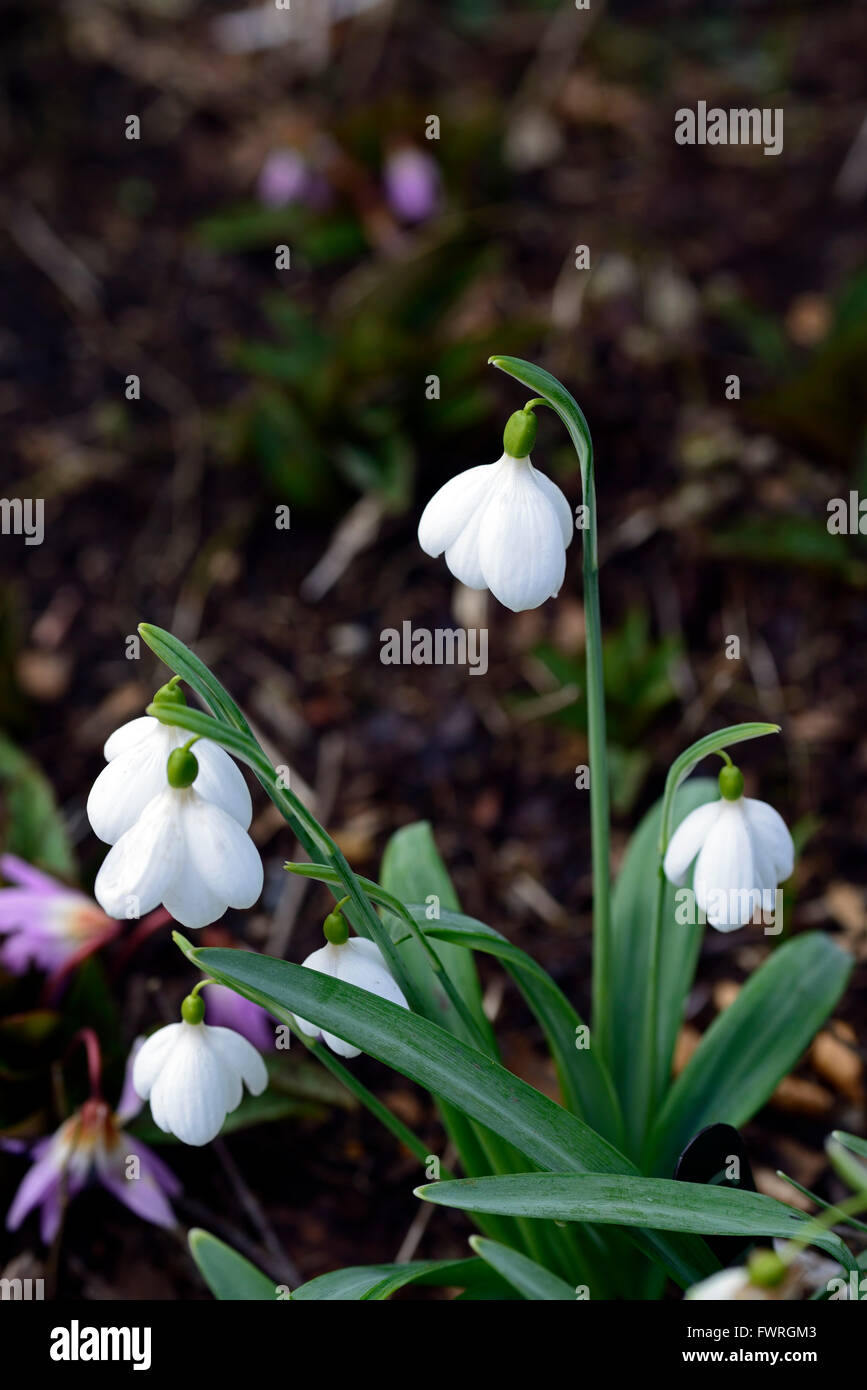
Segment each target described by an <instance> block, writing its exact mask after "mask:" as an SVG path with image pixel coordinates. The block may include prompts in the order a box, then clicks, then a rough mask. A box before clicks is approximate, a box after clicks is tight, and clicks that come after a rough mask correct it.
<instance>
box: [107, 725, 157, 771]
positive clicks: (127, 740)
mask: <svg viewBox="0 0 867 1390" xmlns="http://www.w3.org/2000/svg"><path fill="white" fill-rule="evenodd" d="M164 727H165V726H164V725H162V724H160V722H159V720H158V719H155V718H154V716H153V715H152V714H143V715H141V716H140V718H138V719H131V720H130V721H129V723H128V724H121V726H120V728H119V729H115V731H114V733H113V734H111V735H110V737H109V738H108V739H107V741H106V744H105V747H104V748H103V750H102V752H103V756H104V758H105V760H106V762H107V763H110V762H111V760H112V758H116V757H117V755H118V753H125V752H126V751H127V749H128V748H134V747H135V745H136V744H137V743H139V742H140V741H141V740H142V739H143V738H148V737H149V736H150V735H151V734H152V733H153V732H154V730H155V729H160V728H164Z"/></svg>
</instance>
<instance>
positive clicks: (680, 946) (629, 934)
mask: <svg viewBox="0 0 867 1390" xmlns="http://www.w3.org/2000/svg"><path fill="white" fill-rule="evenodd" d="M718 794H719V793H718V790H717V786H716V783H715V782H714V781H712V780H711V779H710V778H709V777H702V778H696V779H695V781H693V782H690V783H688V784H687V786H685V787H682V788H681V790H680V791H679V792H678V794H677V801H676V804H675V809H674V814H673V818H672V828H673V829H674V828H676V827H677V826H678V825H679V824H680V822H681V821H682V820H683V819H684V818H685V817H686V816H687V815H689V813H690V811H693V810H695V808H696V807H697V806H701V805H703V804H704V803H705V802H706V801H710V800H712V799H713V798H714V797H715V796H717V795H718ZM661 819H662V801H661V800H660V801H658V802H657V803H656V805H655V806H653V807H652V808H651V809H650V811H648V813H647V815H646V816H645V817H644V819H643V820H642V821H641V823H640V825H639V826H638V829H637V830H636V832H635V834H634V835H633V836H632V839H631V840H630V842H629V849H628V850H627V853H626V857H625V859H624V861H623V866H622V868H621V870H620V873H619V874H618V876H617V881H616V883H615V885H614V894H613V897H612V900H611V911H612V946H613V949H612V953H611V955H612V959H611V990H612V1004H611V1009H612V1017H613V1020H614V1027H613V1040H612V1051H611V1069H612V1072H613V1076H614V1084H615V1087H616V1089H617V1093H618V1095H619V1096H620V1101H621V1104H622V1106H623V1115H624V1123H625V1126H626V1140H625V1143H626V1149H627V1152H629V1153H631V1154H633V1155H637V1154H638V1153H639V1152H640V1146H641V1141H642V1138H643V1130H644V1123H645V1108H644V1101H643V1098H644V1096H645V1095H646V1088H647V1086H648V1081H649V1072H650V1066H651V1058H650V1055H649V1052H648V1049H647V1047H646V1045H645V1038H646V1036H647V1009H648V1007H649V993H648V989H647V980H648V975H649V973H650V964H651V962H650V957H651V948H652V917H653V894H654V888H655V885H656V882H657V875H658V873H659V834H660V824H661ZM676 891H677V890H676V888H675V886H674V885H673V884H669V885H667V887H666V890H665V899H664V904H663V915H662V937H661V943H660V944H661V949H660V959H659V1019H660V1028H661V1033H662V1036H661V1037H660V1039H659V1055H660V1057H661V1058H664V1059H665V1070H664V1074H663V1076H662V1077H660V1078H659V1083H660V1084H661V1083H662V1081H663V1080H664V1078H665V1076H667V1074H668V1069H669V1067H670V1065H671V1055H672V1052H673V1050H674V1044H675V1040H676V1038H677V1033H678V1029H679V1028H680V1024H681V1021H682V1017H683V1006H684V1000H685V999H686V995H687V993H688V992H689V988H690V985H691V983H692V978H693V975H694V974H695V967H696V962H697V960H698V953H699V951H700V949H701V940H702V934H703V928H702V927H700V926H698V925H694V926H680V925H678V924H677V923H676V922H675V920H674V912H675V897H674V895H675V892H676Z"/></svg>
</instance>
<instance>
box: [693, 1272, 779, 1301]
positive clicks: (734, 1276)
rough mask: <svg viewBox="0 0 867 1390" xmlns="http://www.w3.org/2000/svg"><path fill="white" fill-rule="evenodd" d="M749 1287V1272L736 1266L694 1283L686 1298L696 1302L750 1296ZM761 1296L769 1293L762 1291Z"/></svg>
mask: <svg viewBox="0 0 867 1390" xmlns="http://www.w3.org/2000/svg"><path fill="white" fill-rule="evenodd" d="M749 1287H750V1276H749V1274H748V1273H747V1271H746V1270H745V1269H742V1268H740V1266H736V1267H735V1268H734V1269H721V1270H719V1272H718V1273H717V1274H711V1275H710V1276H709V1277H708V1278H707V1279H702V1281H701V1283H700V1284H693V1286H692V1288H691V1289H687V1291H686V1293H685V1294H684V1298H686V1299H689V1300H691V1301H692V1302H696V1303H702V1302H707V1301H711V1302H717V1303H719V1302H723V1301H726V1302H727V1301H728V1300H729V1299H743V1298H749V1296H750V1295H749V1294H748V1292H747V1290H748V1289H749ZM759 1297H761V1298H766V1297H767V1293H766V1292H765V1291H762V1292H761V1293H760V1294H759Z"/></svg>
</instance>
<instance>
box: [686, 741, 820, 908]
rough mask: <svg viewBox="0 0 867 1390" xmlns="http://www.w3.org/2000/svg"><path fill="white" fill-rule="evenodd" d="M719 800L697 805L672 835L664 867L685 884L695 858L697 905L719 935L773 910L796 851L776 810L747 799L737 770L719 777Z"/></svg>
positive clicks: (730, 769) (764, 803)
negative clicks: (778, 886) (777, 891)
mask: <svg viewBox="0 0 867 1390" xmlns="http://www.w3.org/2000/svg"><path fill="white" fill-rule="evenodd" d="M720 791H721V793H722V795H721V797H720V799H719V800H718V801H710V802H707V803H706V804H705V805H704V806H698V807H697V808H696V809H695V810H694V811H691V812H690V814H689V815H688V816H687V817H686V818H685V819H684V820H683V821H682V822H681V824H680V825H679V826H678V828H677V830H676V831H675V832H674V834H673V835H672V837H671V840H670V842H669V845H668V849H667V850H666V853H665V859H664V861H663V868H664V870H665V876H666V878H667V879H669V880H670V881H671V882H672V883H679V884H682V883H685V882H686V878H687V874H688V873H689V867H690V865H691V864H692V862H693V860H695V871H694V873H693V889H694V892H695V900H696V903H697V904H698V906H699V907H700V908H701V909H702V911H703V912H705V913H706V915H707V920H708V921H709V922H710V924H711V926H712V927H716V928H717V930H718V931H734V930H735V929H736V928H737V927H742V926H744V925H745V924H746V923H747V922H749V921H750V920H751V919H752V917H753V915H754V913H755V912H757V911H759V912H764V913H767V912H769V911H771V910H772V909H773V907H774V898H775V890H776V888H777V885H778V884H780V883H784V882H785V880H786V879H787V878H788V877H789V875H790V874H791V872H792V869H793V867H794V862H795V847H794V844H793V843H792V837H791V835H790V834H789V832H788V830H787V828H786V824H785V822H784V820H783V818H782V816H780V815H779V813H778V812H777V811H775V810H774V808H773V806H769V805H768V804H767V802H766V801H755V800H753V798H752V797H748V796H744V795H743V777H742V775H741V773H740V772H739V771H738V769H737V768H736V767H732V766H727V767H724V768H723V770H722V772H721V773H720Z"/></svg>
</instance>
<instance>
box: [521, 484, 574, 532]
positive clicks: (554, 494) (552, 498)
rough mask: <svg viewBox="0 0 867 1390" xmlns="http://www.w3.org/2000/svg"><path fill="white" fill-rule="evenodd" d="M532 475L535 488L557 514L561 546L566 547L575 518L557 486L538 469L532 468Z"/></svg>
mask: <svg viewBox="0 0 867 1390" xmlns="http://www.w3.org/2000/svg"><path fill="white" fill-rule="evenodd" d="M531 468H532V465H531ZM532 474H533V481H534V482H535V484H536V486H537V487H540V488H541V489H542V491H543V492H544V494H545V496H546V497H547V498H548V500H549V502H551V504H552V505H553V507H554V510H555V512H556V513H557V520H558V521H559V523H560V531H561V533H562V536H563V544H564V545H565V546H568V545H569V544H570V542H571V540H572V537H573V536H574V534H575V518H574V516H573V515H572V508H571V507H570V506H569V503H568V502H567V501H566V498H565V496H564V495H563V493H562V492H561V491H560V489H559V488H558V486H557V484H556V483H555V482H554V481H553V480H552V479H551V478H549V477H548V475H547V474H546V473H540V472H539V470H538V468H533V469H532Z"/></svg>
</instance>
